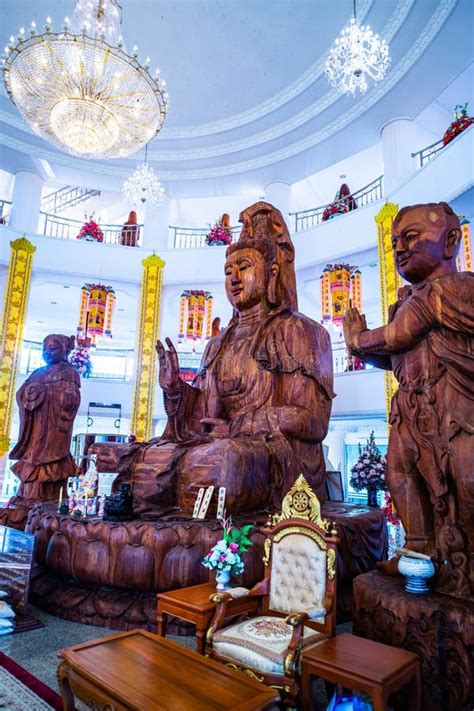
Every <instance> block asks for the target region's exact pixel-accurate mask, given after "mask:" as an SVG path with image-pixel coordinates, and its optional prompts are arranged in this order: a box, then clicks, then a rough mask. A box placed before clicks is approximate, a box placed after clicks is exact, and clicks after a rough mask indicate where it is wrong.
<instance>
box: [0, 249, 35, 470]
mask: <svg viewBox="0 0 474 711" xmlns="http://www.w3.org/2000/svg"><path fill="white" fill-rule="evenodd" d="M10 247H11V253H10V264H9V266H8V275H7V285H6V289H5V298H4V302H3V318H2V330H1V332H0V456H2V455H3V454H6V453H7V452H8V451H9V449H10V429H11V424H12V417H13V404H14V401H15V389H16V373H17V367H18V358H19V356H20V350H21V346H22V343H23V327H24V325H25V317H26V308H27V306H28V295H29V293H30V281H31V267H32V263H33V254H34V252H36V247H33V245H32V244H31V242H29V241H28V240H27V239H26V238H25V237H22V238H21V239H16V240H15V241H14V242H10Z"/></svg>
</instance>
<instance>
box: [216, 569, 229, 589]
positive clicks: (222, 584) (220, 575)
mask: <svg viewBox="0 0 474 711" xmlns="http://www.w3.org/2000/svg"><path fill="white" fill-rule="evenodd" d="M216 583H217V589H218V590H219V591H220V592H224V591H225V590H228V589H229V588H230V570H218V571H217V573H216Z"/></svg>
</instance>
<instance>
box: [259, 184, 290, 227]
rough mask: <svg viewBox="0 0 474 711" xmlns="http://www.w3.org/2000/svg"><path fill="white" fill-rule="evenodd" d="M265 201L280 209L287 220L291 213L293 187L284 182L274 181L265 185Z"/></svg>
mask: <svg viewBox="0 0 474 711" xmlns="http://www.w3.org/2000/svg"><path fill="white" fill-rule="evenodd" d="M265 201H266V202H269V203H270V205H273V207H276V208H278V210H280V212H281V214H282V215H283V217H284V218H285V220H286V219H287V217H288V213H289V212H290V205H291V185H289V184H288V183H285V182H284V181H283V180H272V182H271V183H268V184H267V185H265Z"/></svg>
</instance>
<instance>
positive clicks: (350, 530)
mask: <svg viewBox="0 0 474 711" xmlns="http://www.w3.org/2000/svg"><path fill="white" fill-rule="evenodd" d="M323 516H325V517H326V518H329V519H330V520H332V521H336V524H337V527H338V531H339V537H340V539H341V544H340V546H339V551H338V559H337V566H338V584H339V587H338V597H339V600H338V602H340V603H341V605H342V607H341V606H340V607H339V612H340V613H343V614H347V612H348V610H350V605H351V602H352V600H351V596H350V591H351V590H352V580H353V578H354V576H356V575H359V574H360V573H363V572H366V571H367V570H371V569H373V568H374V567H375V565H376V562H377V561H378V560H380V559H381V558H382V557H383V556H384V554H385V551H386V545H387V529H386V526H385V519H384V518H383V515H382V513H381V511H380V509H369V508H367V507H366V506H351V505H349V504H339V503H337V504H336V503H328V504H326V505H325V506H323ZM266 520H267V515H266V514H265V515H260V516H253V517H252V516H247V517H245V518H244V517H236V518H235V523H236V525H237V526H239V527H240V526H242V525H244V524H245V523H252V524H254V525H255V526H256V530H255V531H254V532H253V535H252V536H251V538H252V540H253V543H254V545H253V546H252V547H251V548H250V549H249V551H248V552H247V553H245V554H244V556H243V560H244V563H245V572H244V574H243V575H242V576H240V577H239V578H237V583H238V584H239V585H244V586H246V587H250V586H252V585H253V584H254V583H255V582H257V581H258V580H260V579H262V578H263V563H262V557H263V541H264V535H263V534H262V533H261V532H260V528H261V527H262V526H263V525H264V524H265V522H266ZM26 530H27V531H28V532H30V533H34V534H35V537H36V545H35V563H36V564H35V568H34V570H33V574H32V579H31V585H30V599H31V601H32V602H34V604H36V605H38V606H39V607H41V608H43V609H45V610H46V611H48V612H51V613H53V614H57V615H60V616H61V617H64V618H66V619H69V620H75V621H77V622H87V623H89V624H94V625H101V626H104V627H111V628H115V629H131V628H134V627H147V628H148V629H151V630H154V629H156V594H157V593H158V592H163V591H167V590H173V589H176V588H180V587H186V586H189V585H197V584H199V583H204V582H207V581H208V580H214V574H213V573H210V571H209V570H207V569H206V568H204V567H203V566H202V565H201V560H202V558H203V557H204V555H205V554H206V553H207V552H208V551H209V549H210V548H211V547H212V546H213V545H214V544H215V543H216V542H217V541H218V540H219V539H220V538H222V527H221V526H220V524H219V523H218V522H217V521H216V520H215V519H212V520H206V521H196V520H193V519H189V518H186V517H185V516H177V515H174V516H172V515H168V516H164V517H163V518H161V519H160V520H157V521H142V520H135V521H127V522H124V523H111V522H106V521H102V520H101V519H99V518H95V517H94V518H92V517H91V518H89V519H88V520H87V521H85V522H84V521H82V520H80V521H76V520H73V519H72V518H71V517H69V516H59V515H58V514H56V513H52V512H50V511H48V510H46V509H44V508H43V507H42V506H37V507H36V508H34V509H33V510H32V511H31V513H30V516H29V519H28V523H27V526H26ZM170 629H171V631H172V630H173V627H172V626H171V627H170ZM174 629H175V631H178V629H177V628H176V627H175V628H174Z"/></svg>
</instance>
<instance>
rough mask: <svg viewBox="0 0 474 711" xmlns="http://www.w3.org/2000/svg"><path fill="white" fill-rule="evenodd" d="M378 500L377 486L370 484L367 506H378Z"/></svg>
mask: <svg viewBox="0 0 474 711" xmlns="http://www.w3.org/2000/svg"><path fill="white" fill-rule="evenodd" d="M378 505H379V503H378V501H377V487H376V486H368V487H367V506H378Z"/></svg>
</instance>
